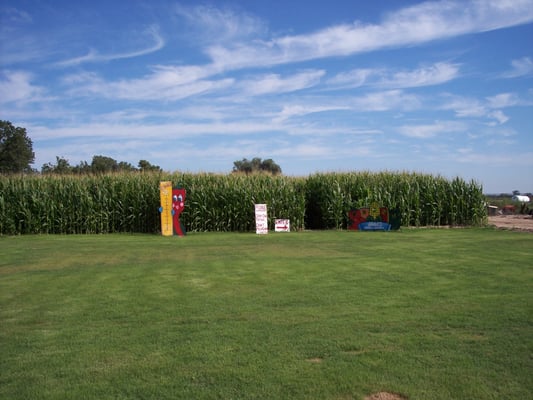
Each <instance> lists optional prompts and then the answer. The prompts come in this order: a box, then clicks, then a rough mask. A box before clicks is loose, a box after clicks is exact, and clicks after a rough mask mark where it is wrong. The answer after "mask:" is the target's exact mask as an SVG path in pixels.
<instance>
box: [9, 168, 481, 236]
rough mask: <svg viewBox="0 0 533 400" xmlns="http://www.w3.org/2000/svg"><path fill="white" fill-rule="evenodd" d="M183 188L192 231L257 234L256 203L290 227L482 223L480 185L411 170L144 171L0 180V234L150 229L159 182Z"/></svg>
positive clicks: (155, 223)
mask: <svg viewBox="0 0 533 400" xmlns="http://www.w3.org/2000/svg"><path fill="white" fill-rule="evenodd" d="M164 180H169V181H172V182H173V185H174V186H181V187H183V188H185V189H186V190H187V197H186V201H185V210H184V211H183V213H182V214H181V221H182V222H183V224H184V225H185V228H186V230H187V231H189V232H201V231H240V232H249V231H253V230H254V229H255V217H254V204H256V203H265V204H267V205H268V218H269V226H270V229H273V227H274V219H276V218H287V219H290V220H291V227H292V228H293V229H294V230H301V229H342V228H345V227H346V223H347V212H348V211H349V210H350V209H353V208H358V207H362V206H368V205H369V204H371V203H373V202H377V203H379V204H380V205H383V206H387V207H389V208H391V209H392V208H397V209H398V210H400V212H401V215H402V225H403V226H425V225H432V226H433V225H435V226H438V225H481V224H483V223H484V222H485V220H486V211H485V206H484V200H485V199H484V196H483V194H482V188H481V186H480V185H478V184H476V183H475V182H470V183H467V182H465V181H463V180H461V179H459V178H455V179H453V180H446V179H444V178H442V177H438V176H437V177H435V176H432V175H423V174H415V173H393V172H382V173H371V172H353V173H328V174H314V175H310V176H308V177H285V176H270V175H250V176H246V175H237V174H231V175H213V174H181V173H174V174H166V173H157V174H143V173H131V174H127V173H123V174H113V175H102V176H98V175H86V176H73V175H66V176H60V175H58V176H50V175H46V176H40V175H30V176H1V177H0V234H2V235H17V234H99V233H116V232H140V233H157V232H158V231H159V230H160V216H159V211H158V209H159V182H160V181H164Z"/></svg>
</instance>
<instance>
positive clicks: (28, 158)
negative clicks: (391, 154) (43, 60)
mask: <svg viewBox="0 0 533 400" xmlns="http://www.w3.org/2000/svg"><path fill="white" fill-rule="evenodd" d="M34 161H35V153H34V152H33V142H32V140H31V139H30V137H29V136H28V134H27V132H26V128H22V127H15V126H13V124H12V123H11V122H9V121H1V120H0V174H14V173H35V172H38V171H36V170H35V169H33V168H32V167H31V164H33V163H34ZM136 171H137V172H138V171H140V172H162V169H161V167H159V166H158V165H152V164H151V163H150V162H149V161H147V160H140V161H139V163H138V164H137V167H135V166H133V165H132V164H130V163H128V162H125V161H117V160H114V159H113V158H111V157H107V156H103V155H96V156H94V157H93V159H92V161H91V163H88V162H87V161H82V162H80V163H79V164H78V165H70V162H69V160H67V159H66V158H64V157H59V156H56V162H55V163H50V162H49V163H46V164H43V166H42V167H41V171H40V172H41V173H42V174H80V175H81V174H105V173H109V172H136ZM232 172H234V173H245V174H246V175H249V174H253V173H270V174H272V175H278V174H281V167H280V166H279V165H278V164H276V163H275V162H274V161H273V160H272V159H267V160H262V159H261V158H257V157H256V158H253V159H252V160H248V159H246V158H243V159H242V160H240V161H235V162H234V163H233V171H232Z"/></svg>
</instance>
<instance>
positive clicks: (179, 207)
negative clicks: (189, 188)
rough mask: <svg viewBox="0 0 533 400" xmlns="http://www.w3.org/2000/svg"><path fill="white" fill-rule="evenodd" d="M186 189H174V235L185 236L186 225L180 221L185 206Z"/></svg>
mask: <svg viewBox="0 0 533 400" xmlns="http://www.w3.org/2000/svg"><path fill="white" fill-rule="evenodd" d="M186 194H187V192H186V191H185V189H172V219H173V224H172V225H173V227H174V235H178V236H184V235H185V233H186V232H185V227H184V226H183V224H182V223H181V222H180V214H181V213H182V211H183V209H184V208H185V195H186Z"/></svg>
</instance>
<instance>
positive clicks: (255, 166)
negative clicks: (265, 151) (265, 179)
mask: <svg viewBox="0 0 533 400" xmlns="http://www.w3.org/2000/svg"><path fill="white" fill-rule="evenodd" d="M233 172H241V173H242V172H244V173H245V174H246V175H248V174H252V173H257V172H267V173H271V174H272V175H278V174H281V167H280V166H279V165H278V164H276V163H275V162H274V160H272V159H271V158H269V159H268V160H261V159H260V158H259V157H255V158H253V159H252V160H248V159H247V158H243V159H242V160H240V161H234V162H233Z"/></svg>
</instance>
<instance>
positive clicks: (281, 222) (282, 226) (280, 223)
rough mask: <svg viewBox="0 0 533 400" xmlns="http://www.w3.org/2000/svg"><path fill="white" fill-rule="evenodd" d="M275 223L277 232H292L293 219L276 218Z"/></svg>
mask: <svg viewBox="0 0 533 400" xmlns="http://www.w3.org/2000/svg"><path fill="white" fill-rule="evenodd" d="M274 222H275V224H274V231H275V232H290V231H291V221H290V220H289V219H276V220H275V221H274Z"/></svg>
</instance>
